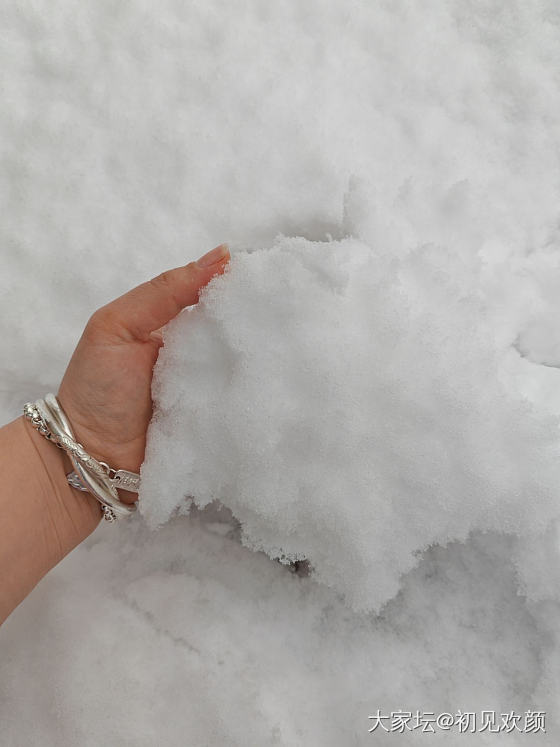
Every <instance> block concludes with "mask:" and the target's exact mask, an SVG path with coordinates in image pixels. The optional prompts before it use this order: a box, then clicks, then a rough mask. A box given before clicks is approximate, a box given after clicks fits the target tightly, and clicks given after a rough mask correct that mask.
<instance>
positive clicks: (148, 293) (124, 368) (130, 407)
mask: <svg viewBox="0 0 560 747" xmlns="http://www.w3.org/2000/svg"><path fill="white" fill-rule="evenodd" d="M228 260H229V252H228V249H227V246H226V245H225V244H222V245H220V246H219V247H216V248H215V249H213V250H212V251H211V252H209V253H208V254H206V255H204V257H202V258H201V259H199V260H198V261H197V262H191V263H190V264H188V265H186V266H184V267H178V268H177V269H175V270H168V271H167V272H164V273H162V274H161V275H159V276H158V277H156V278H154V279H153V280H149V281H148V282H147V283H143V284H142V285H139V286H138V287H137V288H134V289H133V290H131V291H129V292H128V293H125V294H124V295H123V296H121V297H120V298H117V299H116V300H115V301H113V302H111V303H109V304H107V305H106V306H103V307H102V308H100V309H99V310H98V311H96V312H95V313H94V314H93V316H92V317H91V318H90V320H89V322H88V324H87V326H86V328H85V330H84V333H83V335H82V337H81V339H80V341H79V343H78V346H77V347H76V350H75V351H74V354H73V356H72V359H71V361H70V363H69V365H68V368H67V369H66V373H65V374H64V378H63V379H62V383H61V385H60V389H59V392H58V399H59V401H60V404H61V405H62V407H63V409H64V410H65V412H66V414H67V415H68V419H69V420H70V424H71V425H72V428H73V430H74V435H75V437H76V440H77V441H79V442H80V443H81V444H82V445H83V446H84V448H85V449H86V450H87V451H88V452H89V453H90V454H91V455H92V456H94V457H95V458H96V459H98V460H101V461H104V462H107V463H108V464H109V465H110V466H111V467H114V468H115V469H127V470H132V471H133V472H138V470H139V469H140V465H141V464H142V461H143V459H144V449H145V445H146V430H147V427H148V423H149V422H150V419H151V416H152V399H151V382H152V371H153V367H154V363H155V362H156V359H157V355H158V351H159V348H160V347H161V345H162V342H163V341H162V337H161V332H160V328H161V327H163V326H164V325H165V324H167V322H169V321H170V320H171V319H172V318H173V317H174V316H176V315H177V314H178V313H179V311H181V309H183V308H184V307H185V306H191V305H193V304H195V303H196V302H197V301H198V296H199V292H200V290H201V289H202V288H203V287H204V286H205V285H206V284H207V283H208V282H209V281H210V280H211V278H212V277H214V276H215V275H217V274H219V273H222V272H223V271H224V269H225V266H226V264H227V262H228ZM119 494H120V498H121V500H123V501H126V502H129V503H132V502H133V501H134V500H136V496H135V495H134V494H133V493H127V492H126V491H119Z"/></svg>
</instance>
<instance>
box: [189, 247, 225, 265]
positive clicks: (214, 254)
mask: <svg viewBox="0 0 560 747" xmlns="http://www.w3.org/2000/svg"><path fill="white" fill-rule="evenodd" d="M227 253H228V245H227V244H220V246H217V247H216V248H215V249H212V250H211V251H209V252H208V254H205V255H204V256H203V257H201V258H200V259H197V261H196V264H197V265H198V266H199V267H212V265H217V264H218V262H220V260H222V259H223V258H224V257H225V256H227Z"/></svg>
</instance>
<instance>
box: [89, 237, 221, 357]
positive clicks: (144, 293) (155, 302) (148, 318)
mask: <svg viewBox="0 0 560 747" xmlns="http://www.w3.org/2000/svg"><path fill="white" fill-rule="evenodd" d="M229 258H230V254H229V249H228V246H227V244H220V246H217V247H216V248H215V249H212V251H210V252H208V254H205V255H204V256H203V257H201V258H200V259H199V260H197V261H196V262H190V263H189V264H188V265H184V266H183V267H177V268H175V269H174V270H166V271H165V272H162V273H161V275H158V276H157V277H155V278H153V279H152V280H148V281H147V282H146V283H142V285H139V286H137V287H136V288H133V289H132V290H131V291H128V293H125V294H124V295H122V296H120V297H119V298H117V299H116V300H115V301H112V302H111V303H108V304H107V305H106V306H102V307H101V308H100V309H99V310H98V311H96V312H95V314H94V316H93V317H92V321H94V320H96V321H97V322H98V323H99V326H100V327H102V329H103V332H104V333H105V334H111V335H115V336H117V337H120V338H121V339H124V340H127V341H128V342H131V341H137V342H146V341H148V340H150V339H152V340H154V341H155V338H153V337H151V333H152V332H154V330H158V329H159V328H160V327H163V326H164V325H165V324H167V322H169V321H170V320H171V319H173V317H174V316H177V314H178V313H179V312H180V311H181V309H184V308H185V306H192V305H193V304H195V303H196V302H197V301H198V296H199V293H200V291H201V290H202V288H203V287H204V286H205V285H206V284H207V283H208V282H209V281H210V280H211V279H212V278H213V277H214V276H215V275H218V274H220V273H222V272H223V271H224V269H225V267H226V264H227V262H228V261H229Z"/></svg>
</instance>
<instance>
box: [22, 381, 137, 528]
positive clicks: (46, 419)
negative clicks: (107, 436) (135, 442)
mask: <svg viewBox="0 0 560 747" xmlns="http://www.w3.org/2000/svg"><path fill="white" fill-rule="evenodd" d="M23 414H24V415H25V417H26V418H27V419H28V420H29V421H30V423H31V425H32V426H33V427H34V428H36V429H37V430H38V431H39V433H41V434H42V435H43V436H45V438H47V439H48V440H49V441H52V442H53V443H54V444H55V445H56V446H58V448H59V449H63V450H64V451H65V452H66V453H67V454H68V456H69V457H70V461H71V462H72V466H73V468H74V470H73V471H72V472H70V473H69V474H68V475H66V479H67V480H68V483H69V484H70V485H71V486H72V487H73V488H77V489H78V490H83V491H87V492H89V493H91V494H92V495H93V496H94V497H95V498H96V499H97V500H98V501H99V503H100V504H101V508H102V511H103V516H104V518H105V519H106V520H107V521H116V519H117V518H119V517H121V516H130V514H132V513H134V511H136V504H135V503H132V504H129V503H123V501H121V500H120V499H119V494H118V493H117V488H122V489H123V490H128V491H130V492H133V493H137V492H138V489H139V486H140V476H139V475H137V474H136V473H135V472H130V471H129V470H115V469H112V468H111V467H109V465H108V464H106V463H105V462H100V461H98V460H97V459H94V457H92V456H91V454H88V452H87V451H86V450H85V449H84V447H83V446H82V444H80V443H78V442H77V441H76V439H75V438H74V433H73V431H72V427H71V426H70V423H69V421H68V418H67V417H66V414H65V412H64V410H63V409H62V407H61V406H60V403H59V401H58V400H57V398H56V397H55V396H54V394H47V395H46V396H45V398H44V399H38V400H37V401H36V402H34V403H31V402H27V403H26V404H25V405H24V406H23Z"/></svg>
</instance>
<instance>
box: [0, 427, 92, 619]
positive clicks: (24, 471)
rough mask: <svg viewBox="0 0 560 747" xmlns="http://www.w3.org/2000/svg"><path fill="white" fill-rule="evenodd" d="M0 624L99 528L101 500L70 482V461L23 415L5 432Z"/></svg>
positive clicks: (0, 438) (0, 452) (0, 444)
mask: <svg viewBox="0 0 560 747" xmlns="http://www.w3.org/2000/svg"><path fill="white" fill-rule="evenodd" d="M0 464H1V469H0V474H1V476H2V489H1V490H0V624H1V623H2V622H3V621H4V620H5V619H6V617H7V616H8V615H9V614H10V612H11V611H12V610H13V609H14V608H15V607H16V606H17V605H18V604H19V603H20V602H21V601H22V600H23V599H24V598H25V596H26V595H27V594H29V592H30V591H31V589H32V588H33V587H34V586H35V585H36V584H37V583H38V582H39V581H40V580H41V578H42V577H43V576H44V575H45V574H46V573H47V572H48V571H49V570H50V569H51V568H52V567H53V566H55V565H56V564H57V563H58V562H59V561H60V560H62V558H63V557H64V556H65V555H67V554H68V553H69V552H70V551H71V550H72V549H73V548H74V547H76V545H78V544H79V543H80V542H82V540H84V539H85V538H86V537H87V536H88V535H89V534H91V532H92V531H93V530H94V529H95V527H96V526H97V524H98V523H99V520H100V518H101V511H100V508H99V504H98V502H97V501H96V500H95V498H93V496H91V495H89V494H88V493H82V492H80V491H77V490H75V489H74V488H72V487H71V486H70V485H68V482H67V481H66V473H67V472H69V471H70V469H71V467H70V462H69V460H68V457H67V456H66V455H65V453H64V452H63V451H61V450H60V449H57V448H56V446H54V444H52V443H49V442H48V441H47V440H46V439H45V438H44V437H43V436H41V435H40V434H39V433H38V432H37V431H36V430H35V429H34V428H33V427H32V426H31V425H30V424H29V423H28V422H27V421H26V420H25V419H24V418H23V417H20V418H18V419H17V420H14V421H13V422H11V423H9V424H8V425H6V426H4V427H2V428H0Z"/></svg>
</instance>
